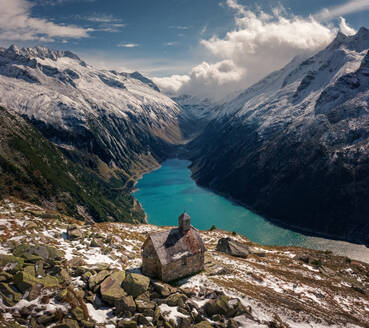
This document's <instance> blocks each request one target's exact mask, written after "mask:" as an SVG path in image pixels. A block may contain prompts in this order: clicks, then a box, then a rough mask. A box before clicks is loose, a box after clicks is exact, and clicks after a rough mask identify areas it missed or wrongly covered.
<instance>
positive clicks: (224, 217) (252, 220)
mask: <svg viewBox="0 0 369 328" xmlns="http://www.w3.org/2000/svg"><path fill="white" fill-rule="evenodd" d="M189 164H190V162H189V161H185V160H179V159H170V160H167V161H165V162H164V163H163V164H162V166H161V167H160V168H159V169H158V170H156V171H152V172H150V173H148V174H145V175H144V176H143V177H142V179H140V180H139V181H138V183H137V188H138V191H136V192H135V195H134V196H135V197H136V198H137V200H138V201H139V202H140V203H141V204H142V206H143V208H144V210H145V212H146V214H147V216H148V222H149V223H152V224H156V225H171V226H174V225H177V224H178V216H179V215H180V214H181V213H182V212H183V211H186V212H188V213H189V214H190V216H191V223H192V225H193V226H194V227H196V228H197V229H200V230H206V229H209V228H210V227H211V226H212V225H215V226H216V227H217V228H220V229H225V230H228V231H235V232H237V233H240V234H242V235H244V236H246V237H247V238H249V239H250V240H252V241H254V242H257V243H260V244H263V245H274V246H301V247H308V248H314V249H321V250H331V251H333V252H334V253H335V254H339V255H345V256H349V257H351V258H354V259H359V260H362V261H365V262H369V249H368V248H366V247H365V246H361V245H355V244H351V243H347V242H342V241H335V240H329V239H325V238H318V237H310V236H306V235H303V234H301V233H298V232H294V231H291V230H288V229H285V228H281V227H279V226H277V225H275V224H273V223H270V222H269V221H267V220H265V219H264V218H263V217H261V216H260V215H257V214H255V213H253V212H252V211H250V210H248V209H246V208H244V207H242V206H240V205H238V204H235V203H234V202H232V201H230V200H228V199H226V198H224V197H222V196H220V195H217V194H215V193H214V192H212V191H210V190H207V189H204V188H201V187H199V186H197V185H196V183H195V182H194V180H192V179H191V171H190V170H189V169H188V166H189Z"/></svg>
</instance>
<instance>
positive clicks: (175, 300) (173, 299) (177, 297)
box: [165, 293, 188, 306]
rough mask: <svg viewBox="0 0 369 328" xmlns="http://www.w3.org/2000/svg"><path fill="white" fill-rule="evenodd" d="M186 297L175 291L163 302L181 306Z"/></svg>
mask: <svg viewBox="0 0 369 328" xmlns="http://www.w3.org/2000/svg"><path fill="white" fill-rule="evenodd" d="M187 299H188V298H187V296H186V295H184V294H182V293H175V294H172V295H170V296H169V297H168V298H167V299H166V300H165V303H167V304H168V305H169V306H183V305H184V303H185V302H186V300H187Z"/></svg>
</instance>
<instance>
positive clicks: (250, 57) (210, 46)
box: [155, 0, 337, 99]
mask: <svg viewBox="0 0 369 328" xmlns="http://www.w3.org/2000/svg"><path fill="white" fill-rule="evenodd" d="M227 5H228V6H229V7H230V8H232V9H233V10H235V11H236V17H235V23H236V26H235V29H234V30H233V31H230V32H228V33H227V34H226V35H225V36H224V37H219V36H216V35H215V36H213V37H211V38H210V39H206V40H202V41H201V45H202V46H203V47H204V48H205V50H206V52H207V54H208V55H211V56H212V57H213V58H214V59H213V62H212V63H208V62H203V63H202V64H200V65H198V66H196V67H194V68H193V69H192V71H191V72H190V74H189V75H188V76H187V78H184V77H183V76H182V77H181V79H179V78H178V75H175V76H173V77H172V80H173V84H174V85H175V87H171V86H170V83H169V82H170V80H168V78H166V79H163V78H162V79H156V80H155V81H156V83H157V84H158V85H159V87H160V88H161V89H162V90H163V91H167V92H173V91H175V90H177V91H176V92H177V93H180V94H184V93H190V94H193V95H197V96H204V97H208V98H211V99H219V98H221V97H223V96H225V95H226V94H228V93H230V92H232V91H236V90H240V89H245V88H247V87H248V86H250V85H252V84H253V83H255V82H257V81H258V80H260V79H261V78H263V77H264V76H265V75H267V74H268V73H270V72H272V71H274V70H276V69H279V68H281V67H282V66H284V65H286V64H287V63H288V62H289V61H290V60H291V59H292V58H293V57H295V56H296V55H300V54H306V53H308V52H314V51H317V50H319V49H321V48H323V47H324V46H326V45H327V44H329V43H330V42H331V41H332V39H333V38H334V36H335V34H336V32H337V31H336V30H335V29H331V28H328V27H327V26H325V25H323V24H321V23H319V22H318V21H317V20H316V19H315V18H313V17H307V18H302V17H299V16H294V15H288V14H287V13H286V12H285V10H284V9H283V8H276V9H274V10H273V11H272V13H270V14H267V13H265V12H264V11H261V10H259V11H258V12H252V11H250V10H248V9H246V8H245V7H243V6H241V5H240V4H239V3H238V2H237V1H235V0H228V1H227ZM169 79H170V78H169ZM180 82H182V85H181V86H179V87H178V84H179V83H180Z"/></svg>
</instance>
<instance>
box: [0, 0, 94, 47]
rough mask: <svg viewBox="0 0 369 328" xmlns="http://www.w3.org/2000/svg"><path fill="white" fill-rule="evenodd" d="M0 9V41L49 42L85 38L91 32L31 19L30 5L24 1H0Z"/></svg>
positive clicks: (45, 20) (44, 20) (40, 19)
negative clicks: (56, 39) (59, 39)
mask: <svg viewBox="0 0 369 328" xmlns="http://www.w3.org/2000/svg"><path fill="white" fill-rule="evenodd" d="M0 8H1V10H0V40H10V41H19V40H21V41H28V40H39V41H45V42H46V41H47V42H51V41H53V40H54V38H74V39H79V38H86V37H88V36H89V32H92V31H93V30H92V29H85V28H81V27H77V26H72V25H59V24H55V23H53V22H51V21H48V20H47V19H42V18H35V17H32V16H31V8H32V4H31V3H30V2H29V1H26V0H11V1H9V0H0Z"/></svg>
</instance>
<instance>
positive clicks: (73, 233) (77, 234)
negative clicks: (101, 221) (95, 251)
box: [67, 225, 83, 240]
mask: <svg viewBox="0 0 369 328" xmlns="http://www.w3.org/2000/svg"><path fill="white" fill-rule="evenodd" d="M67 235H68V239H69V240H77V239H81V238H83V234H82V232H81V230H79V229H78V227H77V226H76V225H71V226H68V228H67Z"/></svg>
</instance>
